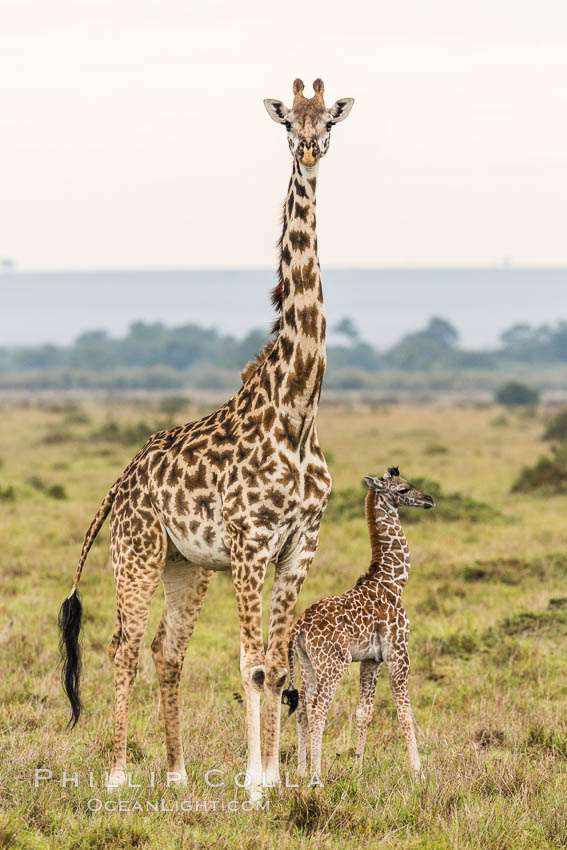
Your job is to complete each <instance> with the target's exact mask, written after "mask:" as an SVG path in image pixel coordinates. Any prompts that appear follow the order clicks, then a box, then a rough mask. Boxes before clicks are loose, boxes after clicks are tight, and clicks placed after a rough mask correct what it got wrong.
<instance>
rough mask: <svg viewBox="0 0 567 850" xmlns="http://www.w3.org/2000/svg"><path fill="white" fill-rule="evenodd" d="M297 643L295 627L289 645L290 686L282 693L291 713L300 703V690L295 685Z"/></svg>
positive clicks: (283, 700) (283, 701) (284, 703)
mask: <svg viewBox="0 0 567 850" xmlns="http://www.w3.org/2000/svg"><path fill="white" fill-rule="evenodd" d="M296 644H297V631H296V630H295V629H294V630H293V631H292V633H291V638H290V641H289V646H288V650H287V661H288V664H289V688H287V689H286V690H285V691H283V693H282V705H288V706H289V713H290V714H293V712H294V711H295V709H296V708H297V705H298V703H299V691H298V690H297V688H294V687H293V680H294V678H295V647H296Z"/></svg>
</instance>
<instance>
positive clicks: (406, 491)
mask: <svg viewBox="0 0 567 850" xmlns="http://www.w3.org/2000/svg"><path fill="white" fill-rule="evenodd" d="M364 480H365V481H366V483H367V485H368V488H369V489H370V490H374V491H375V492H376V493H380V495H381V496H382V497H383V498H385V499H386V501H387V502H389V503H390V505H392V506H393V507H395V508H412V507H413V508H434V507H435V501H434V500H433V499H432V498H431V496H428V495H427V494H426V493H422V492H421V490H418V489H417V487H414V486H413V484H410V482H409V481H406V479H405V478H402V476H401V475H400V470H399V469H398V467H397V466H390V467H388V469H387V470H386V472H385V473H384V475H383V476H382V478H374V476H372V475H365V477H364Z"/></svg>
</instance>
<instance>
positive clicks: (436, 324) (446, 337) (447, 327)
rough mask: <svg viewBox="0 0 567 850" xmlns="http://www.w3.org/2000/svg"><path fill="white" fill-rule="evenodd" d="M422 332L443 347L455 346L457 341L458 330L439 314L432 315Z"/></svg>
mask: <svg viewBox="0 0 567 850" xmlns="http://www.w3.org/2000/svg"><path fill="white" fill-rule="evenodd" d="M422 334H424V335H426V336H429V337H431V338H432V339H434V340H436V341H437V342H438V343H439V344H440V345H442V346H443V347H444V348H455V346H456V345H457V343H458V341H459V332H458V330H457V329H456V328H455V327H454V326H453V325H452V324H451V322H448V321H447V319H442V318H441V317H440V316H433V317H432V318H431V319H430V320H429V324H428V325H427V327H426V329H425V330H424V331H422Z"/></svg>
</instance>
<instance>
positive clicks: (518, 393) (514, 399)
mask: <svg viewBox="0 0 567 850" xmlns="http://www.w3.org/2000/svg"><path fill="white" fill-rule="evenodd" d="M496 401H497V402H498V404H503V405H504V406H505V407H521V406H528V405H535V404H537V403H538V401H539V390H536V389H534V388H533V387H528V386H527V385H526V384H520V383H519V382H518V381H509V382H508V383H507V384H504V386H502V387H500V389H499V390H497V392H496Z"/></svg>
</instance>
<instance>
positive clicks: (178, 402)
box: [159, 395, 191, 417]
mask: <svg viewBox="0 0 567 850" xmlns="http://www.w3.org/2000/svg"><path fill="white" fill-rule="evenodd" d="M190 402H191V400H190V399H189V398H186V397H185V396H182V395H168V396H165V397H164V398H162V400H161V401H160V403H159V408H160V410H161V411H162V413H165V415H166V416H171V417H173V416H177V415H178V414H179V413H181V411H182V410H185V408H186V407H187V405H188V404H190Z"/></svg>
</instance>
